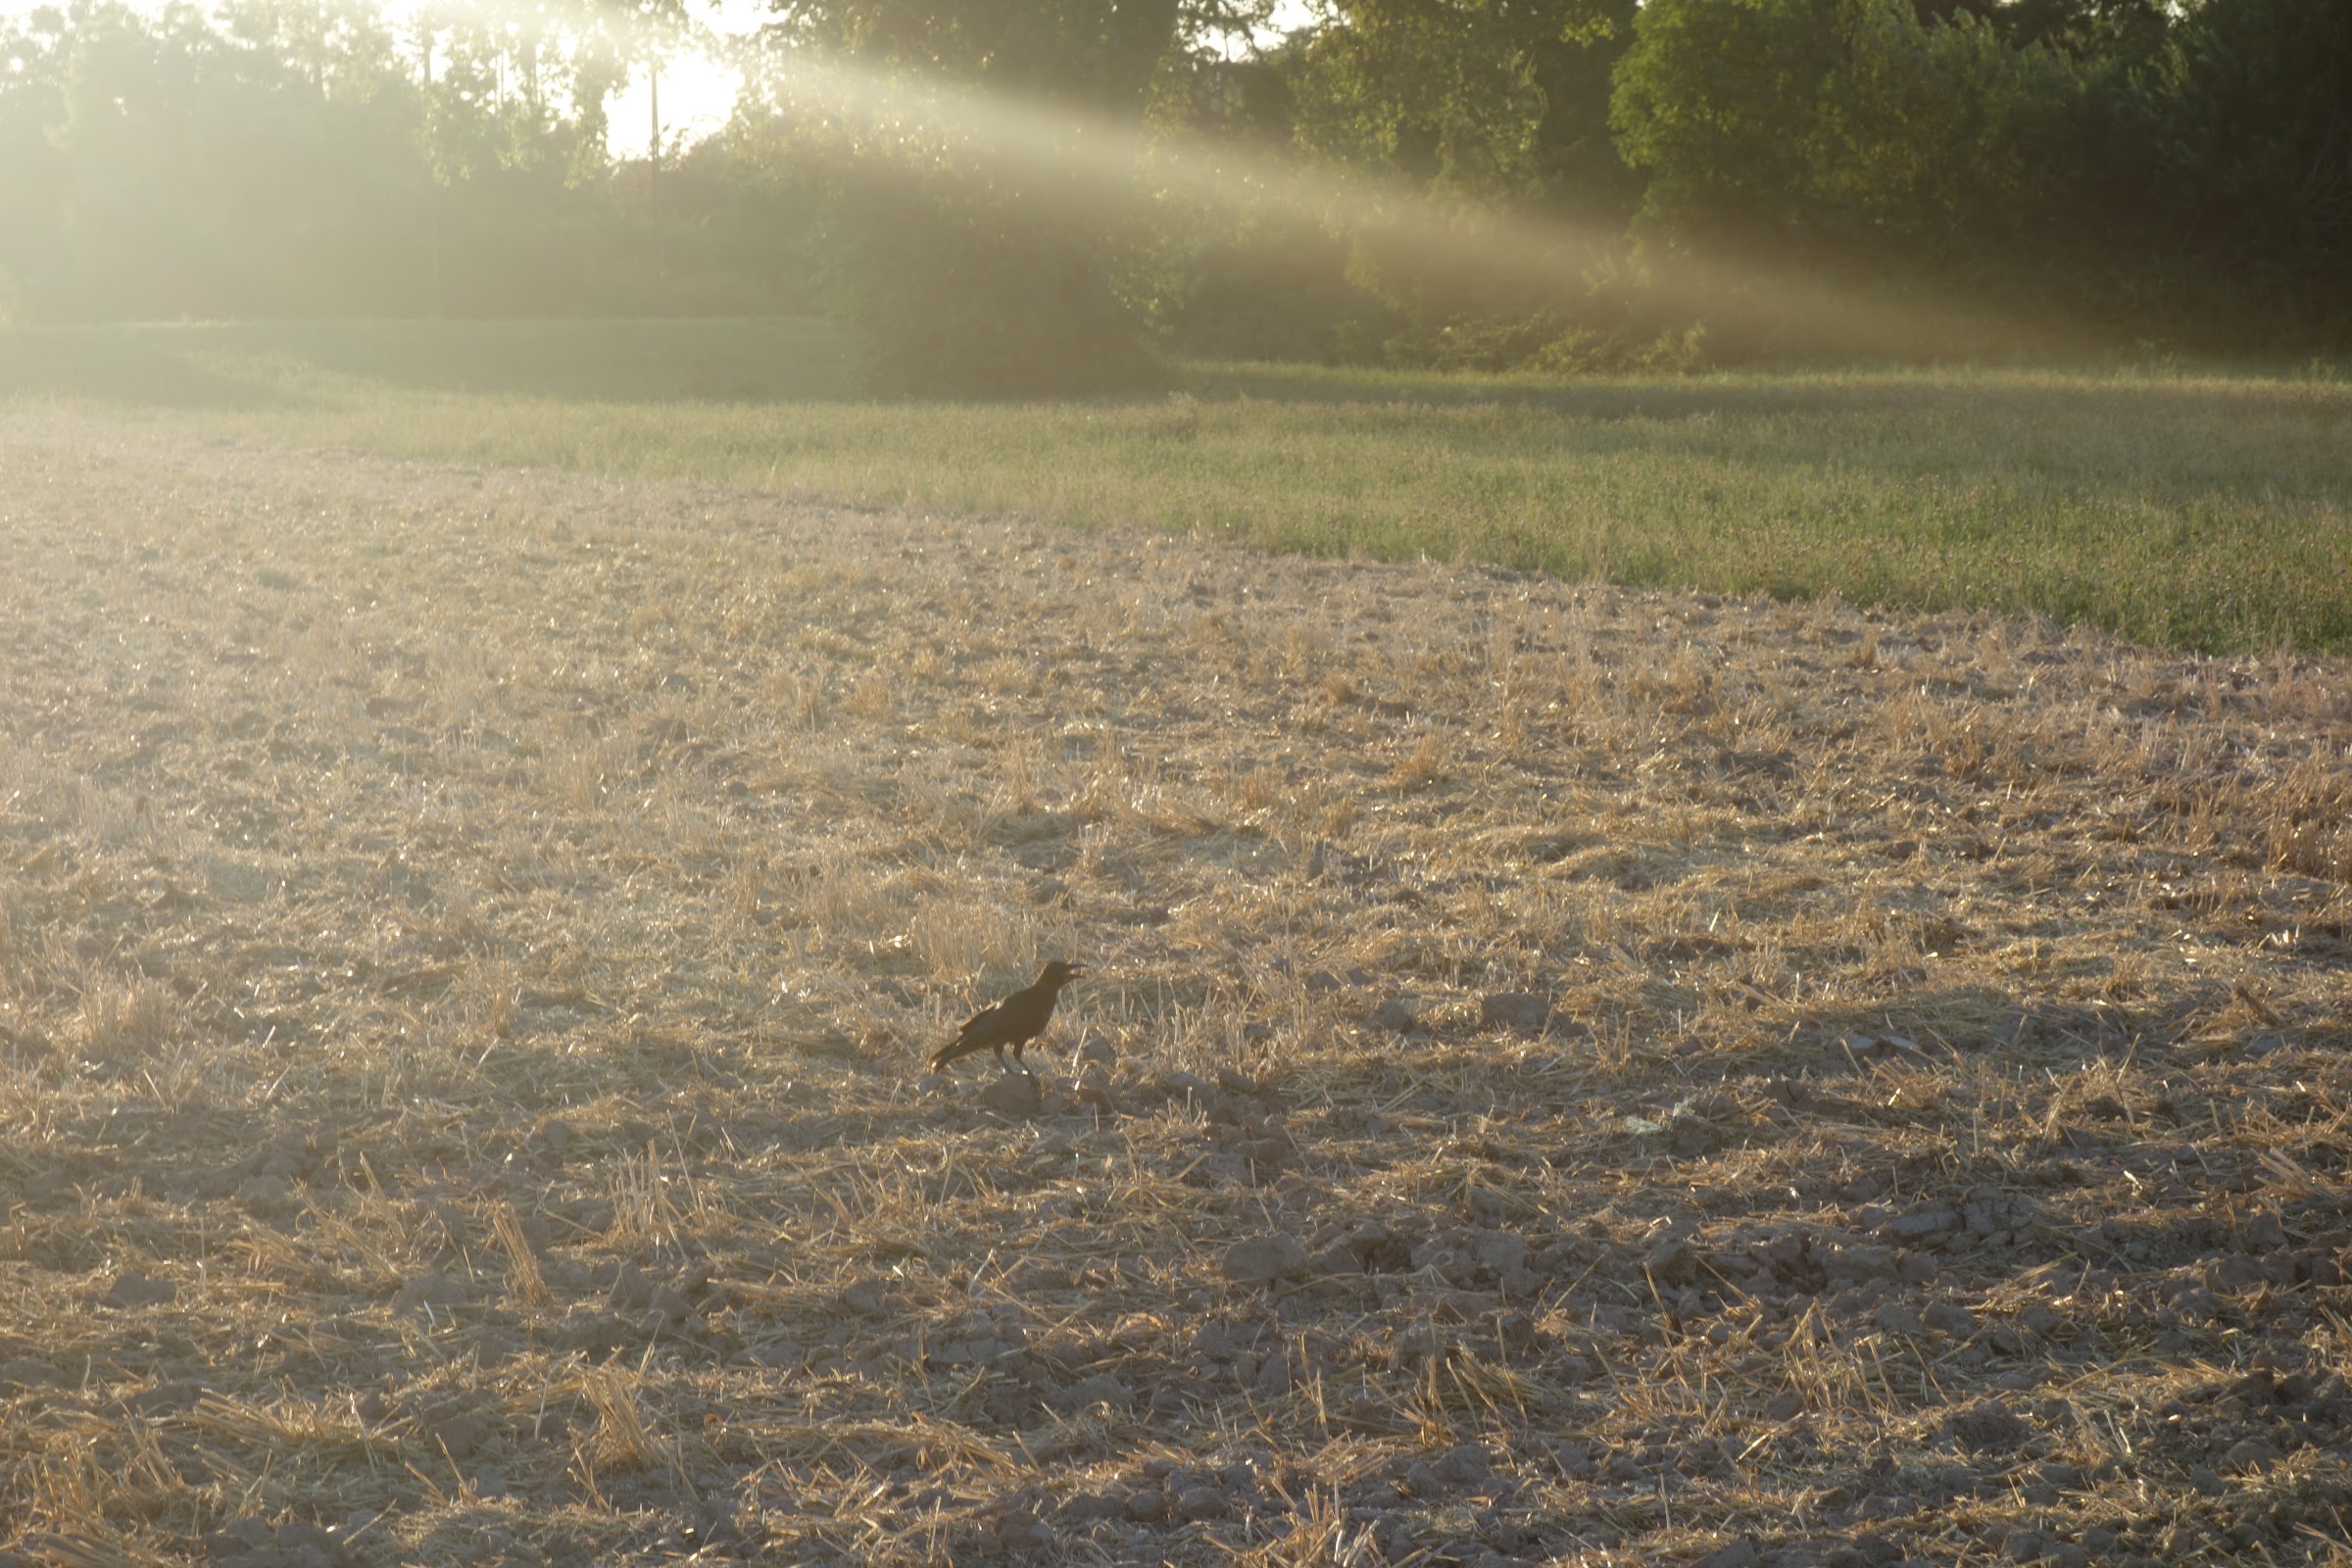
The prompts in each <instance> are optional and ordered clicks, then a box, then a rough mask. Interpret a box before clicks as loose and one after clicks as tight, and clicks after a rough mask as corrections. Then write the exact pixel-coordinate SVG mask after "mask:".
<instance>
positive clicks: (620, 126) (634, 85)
mask: <svg viewBox="0 0 2352 1568" xmlns="http://www.w3.org/2000/svg"><path fill="white" fill-rule="evenodd" d="M62 3H63V0H0V16H12V15H13V16H23V15H25V13H27V12H30V11H33V10H36V9H38V8H39V7H40V6H41V5H43V4H62ZM131 3H132V4H133V5H136V6H138V7H140V8H141V9H143V10H161V9H162V7H163V4H164V0H131ZM491 3H496V0H491ZM524 3H528V0H524ZM416 7H417V0H382V3H381V4H380V5H379V6H378V12H379V14H380V15H383V16H387V17H394V18H397V17H401V16H404V15H406V14H408V13H410V12H412V11H414V10H415V9H416ZM687 9H688V14H689V15H690V16H691V17H692V18H693V19H694V22H695V25H697V26H699V27H701V28H703V29H705V30H706V31H707V32H709V33H710V34H711V35H713V36H714V39H715V41H716V43H717V45H718V46H719V47H721V48H723V46H724V44H725V43H726V42H727V41H729V40H732V39H736V38H741V37H744V36H747V35H748V34H750V33H753V32H756V31H757V30H759V28H760V25H761V24H763V23H764V22H766V21H767V20H768V19H769V17H770V16H772V15H773V12H772V10H771V8H770V7H769V5H768V4H767V3H766V0H716V3H715V4H711V3H708V0H689V4H688V8H687ZM1307 16H1308V8H1307V5H1306V0H1283V3H1282V4H1281V5H1280V6H1278V7H1277V8H1276V14H1275V19H1274V29H1273V30H1275V31H1277V32H1280V31H1284V30H1287V29H1288V28H1290V27H1294V26H1298V25H1301V24H1303V23H1304V22H1305V21H1306V19H1307ZM741 84H742V79H741V76H740V74H739V73H738V72H737V71H736V69H735V68H734V67H732V66H729V65H727V64H725V63H724V62H722V61H721V60H720V59H718V58H717V57H716V55H715V53H713V52H711V51H706V50H699V49H697V50H687V51H683V52H681V53H679V54H678V55H676V56H675V57H673V58H672V59H671V60H670V61H669V62H668V63H667V64H665V65H664V66H663V67H662V143H663V145H665V146H667V147H669V148H671V149H672V150H673V151H674V150H675V149H676V148H677V147H678V146H679V145H680V144H681V143H683V142H692V141H697V140H700V139H701V138H703V137H705V136H708V135H710V134H711V132H713V131H715V130H717V129H719V128H720V127H721V126H723V125H725V124H726V123H727V117H728V116H729V115H730V114H732V113H733V112H734V108H735V95H736V92H737V90H738V88H739V87H740V86H741ZM609 110H610V123H611V127H612V128H611V130H610V132H609V133H608V134H607V136H606V138H605V145H606V146H607V147H609V148H610V149H612V152H613V156H614V157H615V158H642V157H644V156H645V153H646V148H647V146H648V145H649V143H650V140H651V136H652V131H653V123H652V119H653V117H652V111H653V90H652V86H651V83H650V82H649V81H648V79H647V73H646V71H645V68H644V67H643V66H639V67H637V68H635V69H634V70H632V71H631V72H630V73H629V80H628V85H627V86H625V87H623V88H622V89H621V90H620V91H619V92H618V93H616V94H615V95H614V96H613V102H612V104H611V105H610V106H609Z"/></svg>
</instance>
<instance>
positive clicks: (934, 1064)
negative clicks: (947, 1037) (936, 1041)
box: [931, 1040, 988, 1072]
mask: <svg viewBox="0 0 2352 1568" xmlns="http://www.w3.org/2000/svg"><path fill="white" fill-rule="evenodd" d="M987 1049H988V1048H987V1047H985V1046H967V1045H965V1044H964V1043H963V1042H962V1041H960V1040H951V1041H949V1042H948V1043H947V1044H946V1045H944V1046H942V1047H940V1048H939V1049H938V1050H937V1051H934V1052H933V1053H931V1070H932V1071H933V1072H937V1071H939V1070H940V1069H941V1068H942V1067H945V1066H946V1065H947V1064H948V1063H949V1062H951V1061H958V1060H961V1059H962V1058H963V1057H965V1056H968V1055H970V1054H972V1053H973V1052H975V1051H985V1050H987Z"/></svg>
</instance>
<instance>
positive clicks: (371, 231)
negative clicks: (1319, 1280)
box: [0, 0, 2352, 391]
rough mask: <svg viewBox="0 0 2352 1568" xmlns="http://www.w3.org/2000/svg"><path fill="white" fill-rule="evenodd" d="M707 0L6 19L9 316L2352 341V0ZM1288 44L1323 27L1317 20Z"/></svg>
mask: <svg viewBox="0 0 2352 1568" xmlns="http://www.w3.org/2000/svg"><path fill="white" fill-rule="evenodd" d="M690 23H691V18H690V16H689V15H688V14H687V13H685V12H684V11H682V10H680V9H678V8H677V7H676V0H646V3H643V4H635V5H631V4H618V3H605V0H562V3H561V4H557V5H541V6H532V7H528V8H519V9H517V10H516V11H515V13H513V15H512V16H511V17H502V16H501V15H500V14H499V13H498V12H496V11H495V10H483V9H480V8H468V9H466V10H463V11H456V12H451V13H448V14H440V13H435V12H433V11H431V10H429V9H427V10H424V11H419V12H417V13H416V14H414V15H413V16H411V17H409V18H408V19H406V20H404V21H402V22H401V23H399V24H397V25H395V24H392V23H388V22H386V21H385V20H383V19H382V17H381V16H380V15H379V14H377V13H376V12H374V11H372V10H371V9H369V8H368V7H366V6H362V5H355V4H352V3H349V0H226V3H224V4H222V5H221V7H220V8H219V9H217V10H215V11H212V12H209V13H206V12H199V11H197V10H194V9H192V8H190V7H187V6H185V5H174V6H172V7H171V8H169V9H167V10H165V11H163V12H161V13H151V12H145V11H133V10H130V9H126V8H124V7H123V6H121V5H119V4H114V3H109V0H76V3H75V4H74V5H73V7H72V8H71V9H70V10H44V11H35V12H33V13H31V14H29V15H28V16H24V17H21V18H18V19H16V20H14V21H9V20H5V19H0V320H6V319H16V320H21V321H41V320H60V321H63V320H110V319H154V318H174V317H191V316H192V317H273V316H277V317H282V316H351V315H362V316H420V315H434V314H441V315H453V316H466V315H571V314H597V313H612V314H666V313H679V314H708V313H754V312H770V311H809V310H825V311H829V312H831V313H832V314H834V315H836V316H838V317H840V318H841V319H844V320H845V321H847V322H848V323H850V324H851V325H852V326H853V327H854V328H856V329H857V330H858V334H859V335H860V337H861V338H862V339H863V342H864V345H865V348H866V351H867V357H868V360H869V361H870V363H871V364H872V365H873V367H874V368H875V371H876V373H877V375H878V376H879V377H880V378H882V380H884V381H885V382H893V383H899V384H905V385H907V386H917V387H941V388H953V389H960V390H978V391H991V390H994V391H1030V390H1054V389H1071V388H1077V389H1084V388H1085V387H1088V386H1094V385H1107V384H1117V383H1120V382H1123V381H1126V380H1130V379H1133V378H1135V377H1138V376H1145V375H1149V374H1150V367H1151V364H1152V355H1153V353H1154V351H1155V350H1156V349H1157V348H1159V347H1163V346H1164V347H1172V348H1174V349H1177V350H1179V351H1182V352H1190V353H1206V354H1221V355H1245V356H1252V357H1263V358H1296V359H1306V360H1355V361H1381V362H1389V363H1405V364H1414V365H1431V366H1461V367H1479V368H1506V367H1533V368H1551V369H1575V368H1623V367H1627V366H1649V367H1674V366H1689V365H1697V364H1707V363H1722V362H1726V361H1736V360H1741V359H1752V358H1757V357H1770V358H1801V357H1805V356H1822V355H1836V356H1852V355H1857V354H1861V355H1913V356H1931V357H1948V356H1956V355H1969V356H1981V355H2006V354H2035V355H2050V354H2053V353H2062V354H2079V353H2086V352H2092V353H2096V352H2118V351H2121V352H2126V353H2140V352H2146V351H2148V350H2150V349H2155V350H2159V351H2182V352H2193V353H2220V354H2239V355H2263V356H2279V355H2287V356H2296V357H2302V356H2309V355H2318V354H2331V353H2335V352H2339V351H2340V350H2341V349H2342V348H2343V347H2344V346H2345V345H2346V343H2347V341H2348V340H2352V5H2345V4H2343V3H2341V0H2171V3H2168V0H1643V3H1637V0H1321V3H1320V4H1319V5H1317V6H1316V7H1315V8H1314V10H1313V11H1312V12H1311V13H1309V14H1307V15H1306V17H1305V18H1304V20H1303V22H1301V21H1300V19H1299V16H1297V15H1296V14H1294V13H1292V12H1289V11H1283V12H1277V11H1276V9H1275V8H1274V6H1273V5H1272V0H855V3H852V0H775V4H774V8H773V11H772V13H771V15H770V18H769V25H768V26H767V27H766V28H765V29H764V30H763V31H762V32H761V34H760V36H759V37H758V38H756V39H753V40H750V41H748V42H746V43H745V44H743V45H742V46H741V49H742V53H743V59H744V63H745V65H746V68H747V90H746V92H745V94H744V96H743V99H742V101H741V103H740V105H739V107H738V109H737V112H736V115H735V119H734V122H733V123H732V124H731V125H730V126H729V127H728V128H727V130H726V131H725V132H724V133H722V134H720V135H717V136H713V137H710V138H707V139H704V140H701V141H698V142H696V143H695V144H693V145H691V146H664V147H662V148H661V149H660V150H659V153H658V155H656V156H650V157H647V158H640V159H628V160H616V159H614V158H613V156H612V155H611V154H610V152H609V151H608V149H607V140H608V137H607V130H608V125H607V116H608V113H609V109H610V105H611V102H612V100H613V94H614V92H615V90H616V89H617V87H618V86H619V85H620V83H621V82H622V80H623V79H624V77H625V74H626V72H627V71H628V69H629V68H630V66H631V64H632V63H633V62H639V61H645V60H659V59H660V58H661V56H662V52H663V51H664V50H672V49H675V48H676V47H678V46H679V40H680V38H681V37H682V36H683V32H682V29H684V28H686V27H687V26H688V25H690Z"/></svg>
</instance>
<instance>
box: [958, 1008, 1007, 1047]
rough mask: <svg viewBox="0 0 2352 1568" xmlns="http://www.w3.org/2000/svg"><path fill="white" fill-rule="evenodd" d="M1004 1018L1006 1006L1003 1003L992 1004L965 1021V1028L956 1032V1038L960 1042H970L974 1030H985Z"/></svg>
mask: <svg viewBox="0 0 2352 1568" xmlns="http://www.w3.org/2000/svg"><path fill="white" fill-rule="evenodd" d="M1004 1016H1005V1004H1004V1003H1002V1002H992V1003H990V1004H989V1005H987V1006H985V1007H982V1008H981V1009H980V1010H979V1011H978V1012H975V1013H973V1014H972V1015H971V1016H970V1017H969V1018H966V1019H964V1020H963V1027H962V1028H960V1029H958V1030H956V1039H958V1040H969V1039H970V1038H971V1037H972V1032H973V1031H974V1030H976V1029H982V1028H985V1027H987V1026H988V1025H989V1024H990V1023H992V1022H994V1021H995V1020H996V1019H999V1018H1002V1017H1004Z"/></svg>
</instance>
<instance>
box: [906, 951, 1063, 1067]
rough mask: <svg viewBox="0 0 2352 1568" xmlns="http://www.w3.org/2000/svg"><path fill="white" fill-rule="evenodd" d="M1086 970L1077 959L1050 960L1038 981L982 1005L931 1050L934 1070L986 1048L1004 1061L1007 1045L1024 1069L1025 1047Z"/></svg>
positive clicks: (1002, 1063) (1044, 1029) (1003, 1063)
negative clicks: (1063, 993)
mask: <svg viewBox="0 0 2352 1568" xmlns="http://www.w3.org/2000/svg"><path fill="white" fill-rule="evenodd" d="M1084 973H1086V971H1085V970H1084V969H1081V968H1080V967H1078V965H1076V964H1074V963H1064V962H1062V961H1061V960H1060V959H1059V958H1055V959H1054V960H1053V961H1052V962H1050V963H1048V964H1047V965H1046V967H1045V969H1044V971H1043V972H1042V973H1040V974H1039V975H1038V977H1037V981H1036V983H1035V984H1034V985H1026V986H1023V987H1021V989H1020V990H1018V991H1015V992H1014V993H1013V994H1012V995H1011V996H1009V997H1006V998H1005V1000H1004V1001H1003V1002H1000V1003H998V1004H997V1005H995V1006H992V1007H982V1008H981V1009H980V1010H979V1011H978V1012H975V1013H973V1014H972V1015H971V1016H970V1017H969V1018H966V1019H964V1020H963V1027H962V1028H961V1029H960V1030H958V1031H956V1038H955V1039H953V1040H951V1041H949V1042H948V1043H947V1044H946V1045H944V1046H942V1047H940V1048H939V1049H938V1050H937V1051H935V1052H933V1053H932V1054H931V1070H932V1071H933V1072H937V1071H939V1070H940V1069H941V1068H943V1067H945V1066H947V1064H948V1063H950V1062H952V1061H957V1060H960V1059H961V1058H963V1057H965V1056H970V1055H975V1054H978V1053H980V1052H983V1051H993V1052H995V1053H996V1054H997V1065H998V1066H999V1067H1003V1066H1004V1065H1005V1047H1007V1046H1010V1047H1011V1048H1012V1059H1013V1060H1014V1061H1016V1062H1020V1067H1021V1071H1023V1072H1027V1071H1028V1070H1029V1064H1028V1063H1027V1062H1025V1061H1021V1048H1022V1047H1023V1046H1025V1045H1027V1044H1028V1043H1029V1042H1030V1041H1032V1040H1035V1039H1036V1038H1037V1037H1038V1036H1039V1035H1041V1034H1044V1033H1045V1032H1046V1020H1047V1019H1049V1018H1051V1017H1053V1016H1054V999H1055V998H1056V997H1058V996H1060V995H1061V988H1062V987H1063V986H1066V985H1068V984H1069V983H1070V982H1071V981H1072V980H1075V979H1077V978H1078V976H1080V975H1082V974H1084Z"/></svg>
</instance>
